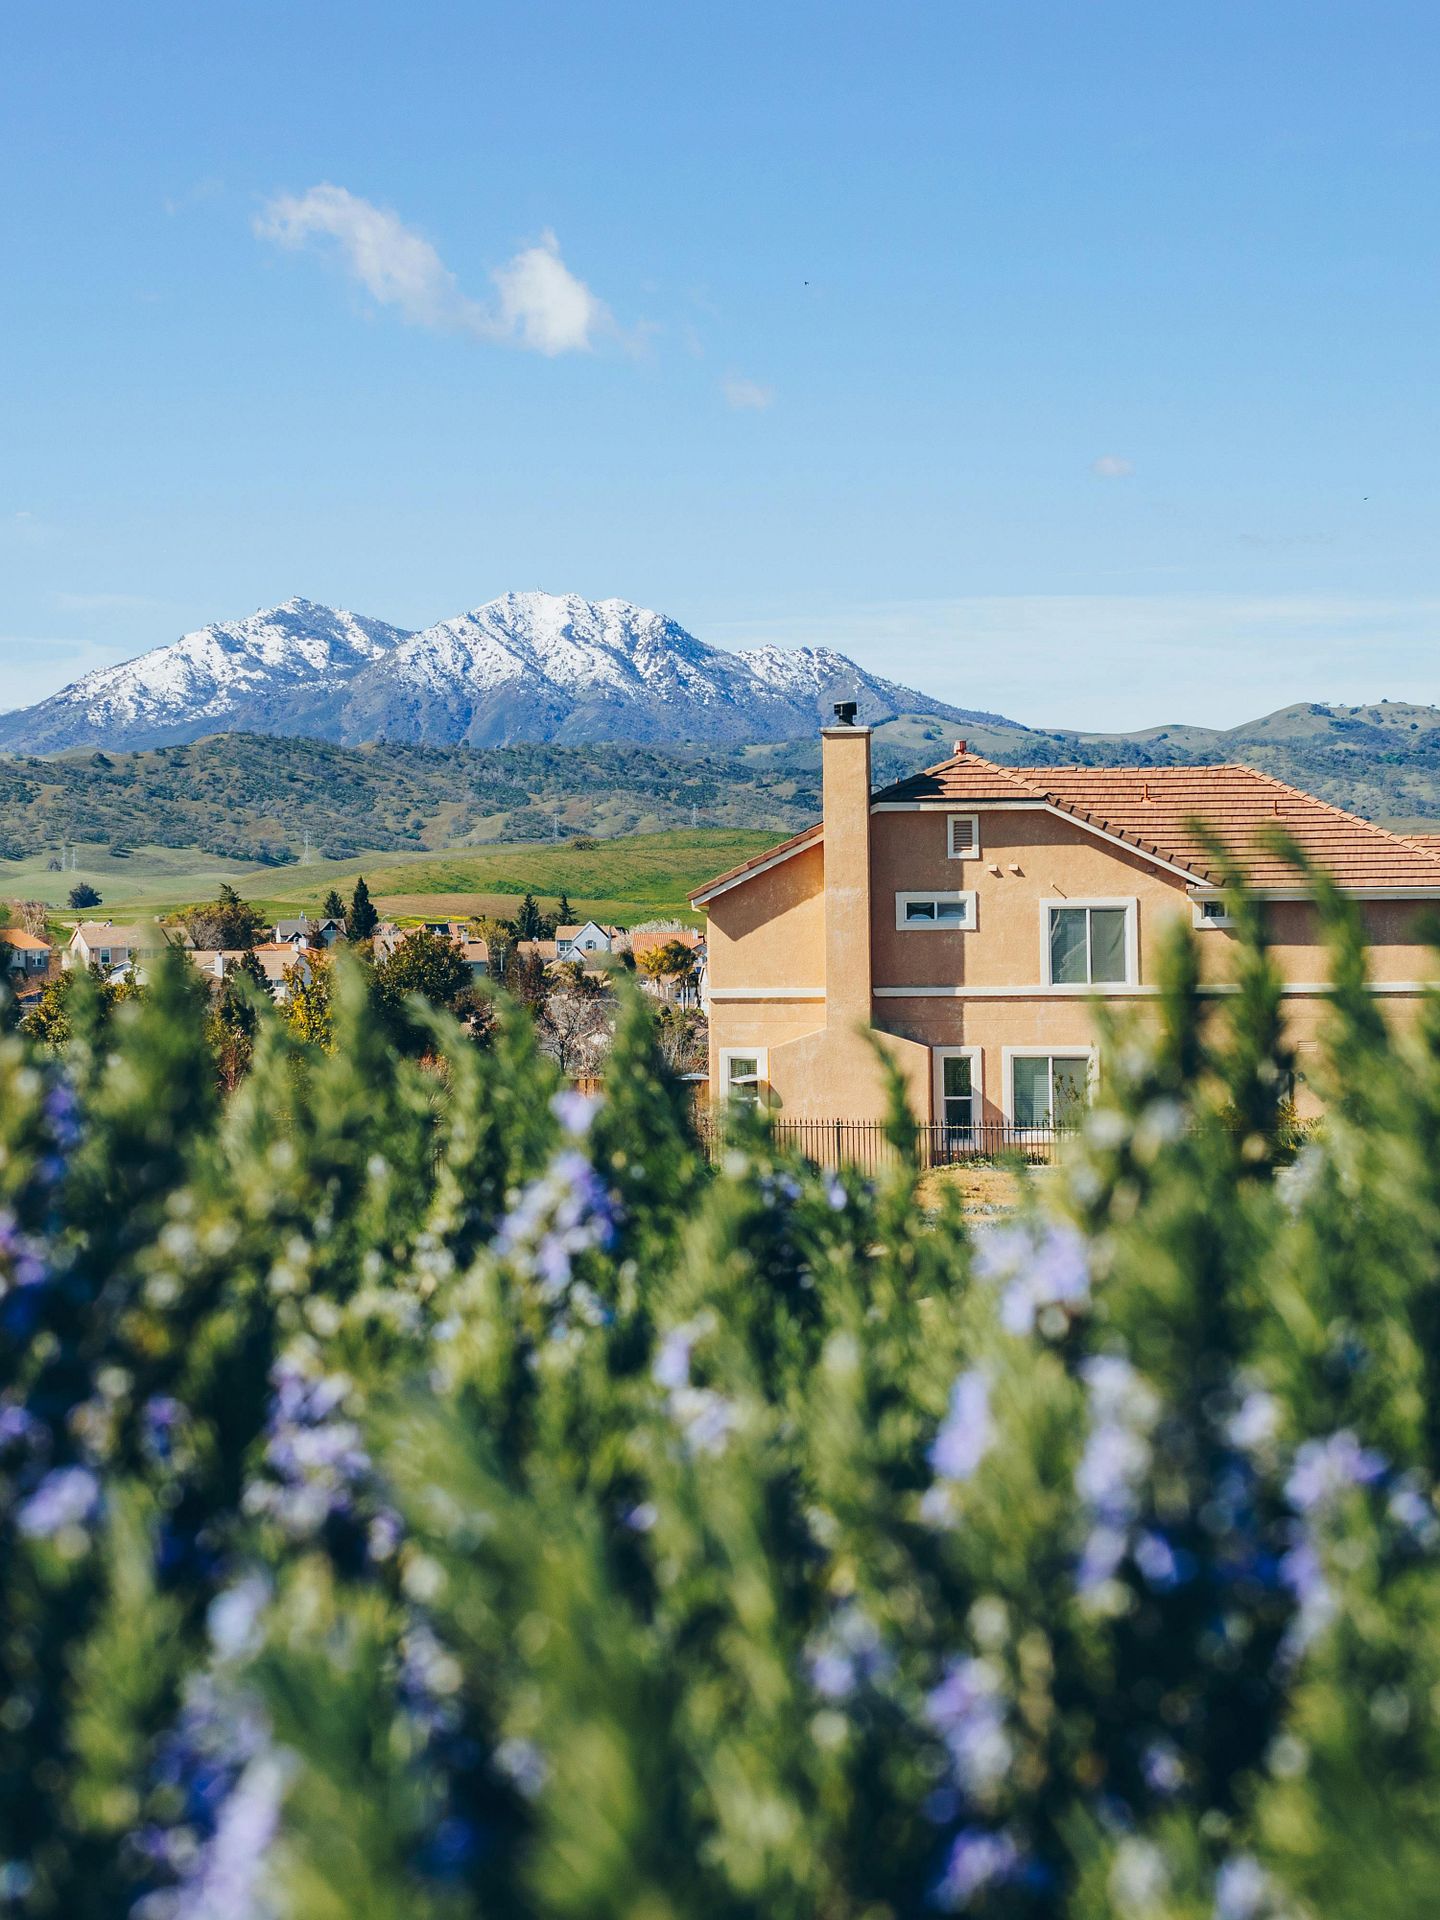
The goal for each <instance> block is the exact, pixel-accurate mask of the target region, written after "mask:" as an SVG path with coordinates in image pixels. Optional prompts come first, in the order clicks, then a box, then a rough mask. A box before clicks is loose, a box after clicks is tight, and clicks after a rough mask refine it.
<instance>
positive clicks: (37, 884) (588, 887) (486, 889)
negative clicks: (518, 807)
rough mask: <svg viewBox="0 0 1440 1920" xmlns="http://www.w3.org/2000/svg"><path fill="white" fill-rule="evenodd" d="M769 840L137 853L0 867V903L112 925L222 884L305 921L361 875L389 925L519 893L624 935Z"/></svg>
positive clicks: (713, 835)
mask: <svg viewBox="0 0 1440 1920" xmlns="http://www.w3.org/2000/svg"><path fill="white" fill-rule="evenodd" d="M773 839H774V835H773V834H771V833H763V832H756V831H743V830H729V829H714V828H711V829H706V828H701V829H699V830H698V831H694V832H692V831H690V830H688V829H687V830H684V831H680V832H675V833H660V834H642V835H630V836H626V837H623V838H620V839H615V840H606V841H598V842H596V843H595V844H593V845H590V846H576V845H574V844H573V843H571V844H568V845H567V844H564V843H562V844H561V845H559V846H552V845H537V844H535V843H533V842H532V843H529V844H521V845H502V846H497V847H491V848H486V849H484V850H483V851H475V852H461V851H456V852H452V853H447V854H441V855H431V854H424V853H421V854H409V855H404V854H402V855H398V856H397V855H396V854H394V853H393V852H383V851H382V852H376V851H373V850H372V851H371V852H369V853H368V854H365V855H360V856H357V857H356V858H353V859H349V860H311V861H310V862H309V863H308V864H306V865H295V866H289V867H282V868H276V867H271V866H265V865H256V864H253V863H252V864H248V865H247V864H245V863H243V862H239V861H217V860H215V859H213V858H211V857H208V856H206V855H204V854H202V853H200V852H199V850H198V849H195V848H190V849H188V850H179V849H174V848H165V847H141V848H137V849H136V850H135V851H134V852H133V853H131V854H129V855H128V856H126V857H124V858H123V859H117V858H116V857H114V856H113V855H110V854H107V853H106V852H105V851H104V850H103V849H101V848H81V849H80V860H79V865H78V866H77V868H76V869H75V870H74V871H73V872H72V871H66V872H64V873H52V872H50V871H48V870H47V868H46V865H45V862H44V861H43V860H36V859H30V860H24V861H0V897H12V898H23V899H36V900H44V901H46V902H47V903H48V904H49V905H51V906H52V907H55V908H57V909H59V911H58V912H57V913H56V915H55V917H56V919H57V920H59V921H66V920H73V919H78V918H79V917H80V916H79V915H78V914H75V913H72V912H70V911H69V910H68V909H66V908H65V907H64V905H63V903H64V901H65V899H66V897H67V895H68V893H69V890H70V888H71V887H72V886H74V884H75V882H76V881H77V880H88V881H89V882H90V884H91V885H92V886H93V887H95V888H96V890H97V891H98V892H99V893H100V895H101V897H102V899H103V902H104V904H103V906H102V907H100V908H92V909H90V912H91V913H96V912H98V913H102V914H106V915H110V916H111V917H116V918H118V917H120V916H122V915H125V914H144V915H150V914H155V913H164V912H168V911H170V910H172V909H173V908H175V907H178V906H184V905H188V904H189V903H191V902H193V901H196V900H205V899H211V898H213V897H214V895H215V893H216V891H217V889H218V887H219V885H220V883H221V881H222V880H227V881H229V883H230V884H231V885H232V886H234V887H236V888H237V889H238V890H239V891H240V892H241V893H242V894H243V895H244V896H245V897H246V898H247V899H249V900H252V901H254V902H255V904H256V905H257V906H260V907H262V908H263V909H264V910H265V911H266V912H267V913H271V914H276V913H297V912H299V910H300V909H301V908H302V907H303V908H306V909H307V910H309V911H311V912H313V911H314V910H315V909H316V908H318V907H319V905H320V902H321V901H322V900H323V898H324V896H325V894H326V893H327V892H328V891H329V889H330V888H331V887H336V888H338V889H339V891H340V892H341V893H342V894H345V895H348V894H349V892H350V890H351V889H352V888H353V886H354V884H355V881H356V878H357V876H358V875H360V874H362V873H363V874H364V876H365V882H366V885H367V886H368V887H369V889H370V893H371V896H372V898H373V899H374V900H375V902H376V904H377V906H378V907H379V908H380V909H381V911H382V912H385V913H393V914H421V913H425V914H429V913H434V914H441V913H444V914H459V915H465V914H476V913H494V914H498V915H508V914H510V913H512V912H513V911H514V907H515V903H516V901H517V900H518V899H520V898H521V896H522V895H524V894H525V893H526V892H531V893H534V894H535V895H537V897H539V898H540V899H541V900H544V901H550V902H552V903H553V901H554V900H555V899H556V898H557V897H558V895H559V894H560V893H561V892H564V893H566V894H568V895H569V898H570V902H571V905H572V906H573V907H574V908H575V910H576V912H577V913H579V914H581V915H583V916H585V917H587V918H588V917H590V916H593V917H595V918H596V919H603V920H609V921H615V922H618V923H619V924H621V925H630V924H632V923H634V922H635V921H638V920H650V919H658V918H664V917H669V916H671V915H676V916H683V917H684V918H686V919H690V920H693V919H695V917H696V916H694V915H693V914H691V912H690V909H689V906H688V902H687V896H688V894H689V892H690V890H691V889H692V888H693V887H696V886H698V885H699V884H700V883H701V882H702V881H704V880H707V879H709V878H710V877H711V876H712V875H713V874H716V873H720V872H723V871H724V870H725V868H727V867H732V866H735V865H736V864H737V863H738V862H739V861H741V860H745V859H748V858H749V856H750V855H751V854H752V853H755V852H757V851H758V850H759V849H760V848H761V847H765V846H768V845H770V844H771V842H772V841H773Z"/></svg>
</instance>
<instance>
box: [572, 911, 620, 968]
mask: <svg viewBox="0 0 1440 1920" xmlns="http://www.w3.org/2000/svg"><path fill="white" fill-rule="evenodd" d="M623 931H624V929H623V928H621V927H602V926H601V925H600V923H599V922H598V921H597V920H587V921H586V922H585V924H584V925H583V926H579V927H569V926H567V927H556V929H555V951H556V954H557V955H558V957H559V958H560V959H561V960H579V959H581V958H582V957H585V958H588V957H589V956H590V955H591V954H595V953H613V952H614V951H615V942H616V941H617V940H618V939H619V938H620V937H621V934H622V933H623Z"/></svg>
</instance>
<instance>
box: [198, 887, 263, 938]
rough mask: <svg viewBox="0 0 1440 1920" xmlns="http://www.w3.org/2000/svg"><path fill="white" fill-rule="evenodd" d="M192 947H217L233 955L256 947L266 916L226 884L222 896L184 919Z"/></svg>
mask: <svg viewBox="0 0 1440 1920" xmlns="http://www.w3.org/2000/svg"><path fill="white" fill-rule="evenodd" d="M180 918H181V921H182V923H183V925H184V928H185V932H186V934H187V935H188V936H189V940H190V944H191V946H194V947H216V948H222V949H225V950H227V951H229V952H235V951H236V950H237V949H241V948H245V947H253V946H254V944H255V936H256V935H257V934H258V933H259V932H260V930H261V928H262V927H263V926H264V924H265V922H264V916H263V915H262V914H261V913H259V912H258V911H257V910H256V909H255V908H254V907H252V906H251V905H250V903H249V901H248V900H242V899H241V898H240V895H239V894H238V893H237V892H236V890H235V888H234V887H232V886H230V885H229V884H228V883H222V884H221V887H220V891H219V894H218V895H217V896H216V898H215V900H214V901H213V902H212V903H211V904H210V905H208V906H204V907H193V908H191V909H190V911H189V912H187V913H184V914H182V915H181V916H180Z"/></svg>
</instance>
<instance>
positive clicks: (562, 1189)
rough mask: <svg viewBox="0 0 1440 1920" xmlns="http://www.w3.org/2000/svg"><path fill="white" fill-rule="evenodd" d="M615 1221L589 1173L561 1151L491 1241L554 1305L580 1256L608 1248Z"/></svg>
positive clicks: (571, 1151) (572, 1153) (569, 1151)
mask: <svg viewBox="0 0 1440 1920" xmlns="http://www.w3.org/2000/svg"><path fill="white" fill-rule="evenodd" d="M617 1226H618V1216H617V1214H616V1211H615V1208H614V1205H613V1203H612V1201H611V1198H610V1194H609V1191H608V1189H607V1188H606V1186H605V1183H604V1182H603V1181H602V1180H601V1178H600V1176H599V1175H598V1174H597V1173H596V1171H595V1169H594V1167H592V1166H591V1164H590V1162H589V1161H588V1160H587V1159H586V1157H585V1155H584V1154H583V1153H580V1152H579V1151H578V1150H577V1149H576V1148H574V1147H566V1148H563V1149H562V1150H561V1151H560V1152H559V1153H557V1154H556V1155H555V1156H554V1158H553V1159H552V1160H551V1162H550V1164H549V1165H548V1166H547V1167H546V1169H545V1171H544V1172H543V1173H542V1174H541V1175H540V1177H539V1179H537V1180H532V1181H531V1183H530V1185H529V1186H528V1187H526V1189H525V1191H524V1192H523V1193H522V1194H521V1195H520V1197H519V1199H518V1200H517V1201H516V1203H515V1205H514V1207H512V1209H511V1211H510V1213H509V1214H508V1215H507V1216H506V1218H505V1220H504V1221H503V1222H502V1223H501V1226H500V1230H499V1232H498V1233H497V1235H496V1236H495V1250H496V1252H497V1253H500V1254H502V1255H504V1256H506V1257H508V1258H510V1259H513V1260H514V1261H515V1262H516V1264H517V1265H518V1266H520V1267H521V1268H523V1269H525V1270H527V1271H528V1272H529V1273H530V1274H531V1275H532V1276H533V1277H534V1278H535V1279H537V1280H538V1281H539V1283H540V1291H541V1294H542V1295H543V1297H544V1298H545V1299H547V1300H552V1301H554V1300H559V1299H560V1298H561V1296H562V1295H563V1294H564V1292H565V1290H566V1288H567V1287H568V1285H569V1283H570V1278H571V1273H572V1271H573V1263H574V1261H575V1259H576V1258H577V1256H579V1255H580V1254H583V1253H586V1252H589V1251H591V1250H592V1249H598V1250H600V1251H602V1252H603V1251H604V1250H606V1249H607V1248H609V1247H612V1246H614V1244H615V1238H616V1232H617Z"/></svg>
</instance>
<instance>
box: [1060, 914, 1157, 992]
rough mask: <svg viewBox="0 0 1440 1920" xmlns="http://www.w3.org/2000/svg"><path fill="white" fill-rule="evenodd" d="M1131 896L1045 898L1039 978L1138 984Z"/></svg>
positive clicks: (1082, 984) (1083, 985) (1067, 983)
mask: <svg viewBox="0 0 1440 1920" xmlns="http://www.w3.org/2000/svg"><path fill="white" fill-rule="evenodd" d="M1135 921H1136V908H1135V902H1134V901H1133V900H1042V901H1041V903H1040V945H1041V957H1040V965H1041V978H1042V979H1043V980H1044V982H1045V984H1046V985H1047V986H1050V987H1078V988H1080V989H1081V990H1082V991H1083V990H1085V989H1087V988H1090V987H1123V986H1134V984H1135V982H1136V980H1137V979H1138V978H1139V972H1140V968H1139V957H1138V952H1137V944H1136V934H1135Z"/></svg>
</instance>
